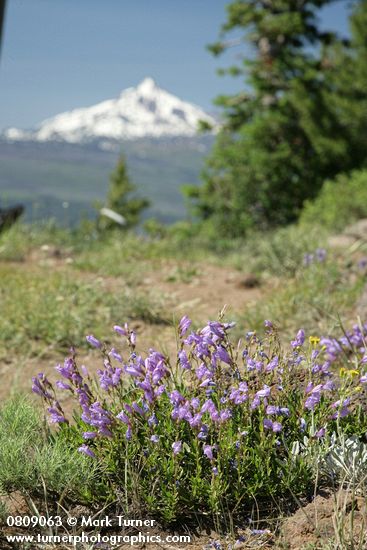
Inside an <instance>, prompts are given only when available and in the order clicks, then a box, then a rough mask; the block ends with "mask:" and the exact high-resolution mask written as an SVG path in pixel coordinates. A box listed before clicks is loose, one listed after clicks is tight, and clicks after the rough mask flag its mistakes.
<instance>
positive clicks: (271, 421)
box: [33, 317, 367, 523]
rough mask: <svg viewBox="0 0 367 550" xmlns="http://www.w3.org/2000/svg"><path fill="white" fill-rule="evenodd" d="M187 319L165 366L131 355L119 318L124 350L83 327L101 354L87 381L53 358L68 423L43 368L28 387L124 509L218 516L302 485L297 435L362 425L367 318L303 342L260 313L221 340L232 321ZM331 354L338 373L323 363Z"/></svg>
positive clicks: (306, 463) (165, 515) (308, 466)
mask: <svg viewBox="0 0 367 550" xmlns="http://www.w3.org/2000/svg"><path fill="white" fill-rule="evenodd" d="M190 324H191V321H190V320H189V319H188V318H187V317H184V318H183V319H182V320H181V322H180V325H179V333H178V335H177V336H178V342H179V346H178V355H177V361H176V364H175V365H174V366H172V365H171V363H170V362H169V359H168V358H167V357H166V356H165V355H163V354H162V353H160V352H158V351H156V350H153V349H151V350H150V351H149V353H148V355H147V357H146V358H143V357H142V356H141V355H138V354H137V353H136V348H135V346H136V337H135V334H134V332H133V331H131V330H129V328H128V326H127V325H125V326H124V327H120V326H115V331H116V332H117V333H118V334H120V335H121V336H122V338H123V339H125V341H126V347H125V350H124V352H123V353H121V352H119V351H117V350H116V349H111V350H109V349H107V348H106V346H105V345H103V344H102V343H101V342H100V341H99V340H97V339H96V338H95V337H94V336H88V337H87V340H88V341H89V343H90V344H91V345H93V346H94V347H96V348H98V349H99V350H100V352H101V354H102V358H103V368H102V369H101V370H99V371H98V372H97V374H98V378H96V379H92V377H91V376H90V375H89V373H88V371H87V369H86V368H85V367H84V366H83V367H81V369H79V367H78V365H77V363H76V357H75V354H73V355H72V356H71V357H69V358H68V359H66V360H65V363H64V365H62V366H61V365H58V366H57V367H56V369H57V371H58V372H59V374H60V375H61V376H62V379H61V380H59V381H57V382H56V387H57V390H61V391H63V392H67V393H68V394H70V395H71V396H73V398H74V399H75V401H76V402H77V403H78V412H76V414H75V415H74V418H75V420H76V424H72V423H70V420H69V419H68V418H67V417H66V415H65V413H64V411H63V409H62V407H61V405H60V403H59V402H58V400H57V395H56V388H54V387H53V386H52V385H51V384H50V382H49V381H48V380H47V378H46V377H45V376H44V375H43V374H42V373H41V374H39V375H38V376H37V377H34V378H33V391H34V392H35V393H37V394H39V395H40V396H41V397H42V398H43V399H44V400H45V402H46V403H47V404H48V412H49V413H50V420H51V422H53V423H56V424H58V425H59V434H60V435H61V436H62V437H64V438H67V437H68V434H72V435H71V437H72V439H70V441H74V445H77V446H78V447H79V451H80V452H81V453H83V454H85V455H88V456H89V457H90V459H91V461H92V462H93V460H96V462H97V463H100V464H102V467H103V468H102V469H103V471H104V478H103V479H104V482H105V484H104V486H106V484H108V486H109V498H111V499H117V500H118V501H119V504H120V506H122V507H123V509H124V510H125V512H129V513H131V512H133V511H139V513H142V512H144V513H150V514H152V515H155V516H157V517H158V518H160V519H162V520H164V521H165V522H168V523H169V522H172V521H174V520H176V519H177V518H179V517H183V516H185V517H188V516H190V515H200V514H203V515H204V516H207V515H208V514H212V515H213V516H214V517H216V518H217V519H218V518H219V519H220V518H223V517H224V516H227V515H228V514H234V515H237V514H239V513H240V512H241V511H242V512H243V510H244V508H245V507H246V506H248V505H249V504H250V502H251V501H252V500H253V499H256V500H257V502H259V501H260V502H261V501H262V500H264V499H265V500H267V501H268V500H270V499H273V498H278V499H281V498H282V497H284V496H287V495H289V494H291V493H292V494H296V495H305V494H307V493H308V492H309V491H310V489H311V488H312V484H313V482H314V479H315V477H316V472H315V470H314V468H313V464H312V463H311V462H310V460H309V453H308V454H307V455H303V453H302V452H300V453H298V454H297V455H296V454H295V453H294V452H293V449H294V446H295V445H296V444H297V442H299V443H301V442H302V441H303V440H304V438H305V436H307V437H308V439H309V441H310V445H309V448H310V446H311V447H315V448H316V449H317V448H318V446H319V445H320V444H321V443H320V442H322V441H323V440H326V439H327V438H328V437H329V436H330V435H331V434H332V433H334V432H337V433H339V432H341V431H345V433H348V432H350V431H352V432H353V433H355V434H356V435H359V434H360V433H364V431H365V429H366V419H365V413H364V411H363V410H362V409H361V406H360V405H359V404H358V403H359V401H358V399H359V396H360V394H361V393H362V394H363V395H364V394H365V390H364V384H365V383H366V381H367V376H366V375H364V374H361V373H360V369H363V365H364V362H365V356H364V352H363V353H362V352H361V348H362V347H363V348H364V344H363V342H364V336H365V334H366V333H367V330H366V329H367V327H363V328H362V329H361V328H359V327H355V329H354V331H353V332H352V333H351V334H350V335H347V337H346V338H344V339H341V340H335V339H333V338H325V339H322V340H321V341H320V339H319V338H316V337H311V338H310V339H309V342H308V343H307V341H306V340H305V334H304V331H302V330H300V331H299V332H298V333H297V335H296V337H295V338H294V339H293V340H292V341H291V343H290V346H289V348H284V347H282V346H281V344H280V342H279V340H278V335H277V330H276V328H275V327H274V326H273V325H272V323H270V322H269V321H266V322H265V335H264V337H263V338H260V337H259V336H258V335H257V334H256V333H254V332H249V333H247V335H246V338H245V343H244V346H241V345H240V344H238V345H234V344H233V343H232V342H231V339H230V331H231V329H232V327H233V323H224V322H222V321H218V322H209V323H208V324H207V326H205V327H204V328H203V329H202V330H198V331H196V332H189V329H190ZM355 351H357V353H354V352H355ZM341 354H343V365H344V366H343V370H342V371H341V376H340V377H339V376H336V375H335V374H334V373H333V371H332V370H331V365H332V363H337V362H338V360H339V358H340V356H341ZM347 354H350V357H351V358H350V363H351V364H350V365H349V364H348V362H347V361H346V360H345V355H347ZM362 357H363V359H362ZM350 367H351V368H350ZM356 380H359V382H357V381H356ZM356 399H357V403H356V402H355V400H356ZM311 454H312V453H311ZM97 498H98V495H97ZM99 498H100V499H101V500H102V499H103V498H105V495H102V494H101V495H99Z"/></svg>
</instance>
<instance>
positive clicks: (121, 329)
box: [113, 325, 127, 336]
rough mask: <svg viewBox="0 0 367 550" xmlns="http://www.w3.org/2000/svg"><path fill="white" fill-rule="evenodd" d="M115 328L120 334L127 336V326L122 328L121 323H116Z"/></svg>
mask: <svg viewBox="0 0 367 550" xmlns="http://www.w3.org/2000/svg"><path fill="white" fill-rule="evenodd" d="M113 330H114V331H115V332H117V334H120V336H127V327H125V328H122V327H120V325H115V326H114V327H113Z"/></svg>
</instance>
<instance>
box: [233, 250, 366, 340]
mask: <svg viewBox="0 0 367 550" xmlns="http://www.w3.org/2000/svg"><path fill="white" fill-rule="evenodd" d="M364 284H365V281H364V277H363V274H361V273H360V274H356V275H355V276H351V273H350V272H349V270H348V269H346V268H345V267H344V266H343V265H339V263H337V262H336V261H335V260H333V259H330V260H328V261H327V262H325V263H324V264H315V265H311V266H309V267H307V268H306V267H305V268H303V269H300V270H299V272H298V273H297V275H296V277H295V278H293V279H291V280H280V281H278V282H277V283H276V286H275V287H274V288H273V289H272V290H270V291H268V293H267V294H266V296H265V297H264V298H262V299H261V300H259V302H258V303H257V304H256V305H255V306H253V307H251V308H249V309H247V310H246V311H245V312H244V313H243V315H242V316H240V325H241V326H243V325H244V324H245V325H246V327H250V328H251V329H258V328H260V327H261V326H262V324H263V321H264V319H270V320H272V321H273V322H275V323H276V324H277V325H278V326H279V327H281V328H282V331H284V332H285V334H287V335H289V334H293V333H294V331H295V330H298V329H299V328H304V329H305V330H306V331H308V332H309V333H312V332H314V333H315V332H316V333H317V334H321V333H324V334H325V333H328V332H329V331H332V330H333V328H334V327H336V326H339V325H340V322H341V321H342V322H343V321H346V320H347V319H349V318H351V317H353V314H354V309H355V303H356V300H357V299H358V297H359V295H360V293H361V292H362V289H363V287H364Z"/></svg>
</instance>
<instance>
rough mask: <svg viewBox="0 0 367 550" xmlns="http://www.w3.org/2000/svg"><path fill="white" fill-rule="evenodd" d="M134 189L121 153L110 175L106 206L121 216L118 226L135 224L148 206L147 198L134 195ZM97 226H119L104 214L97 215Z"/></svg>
mask: <svg viewBox="0 0 367 550" xmlns="http://www.w3.org/2000/svg"><path fill="white" fill-rule="evenodd" d="M135 191H136V186H135V185H134V184H133V183H131V181H130V178H129V176H128V173H127V168H126V161H125V157H124V156H123V155H121V156H120V158H119V160H118V163H117V166H116V168H115V170H114V171H113V172H112V174H111V176H110V186H109V190H108V195H107V201H106V208H108V209H110V210H112V211H113V212H115V213H116V214H119V215H120V216H122V218H123V219H124V224H123V225H120V227H123V228H125V229H130V228H132V227H134V226H136V225H137V224H138V223H139V221H140V215H141V213H142V211H143V210H144V209H145V208H147V207H148V206H149V201H148V200H147V199H144V198H140V197H137V196H135V195H134V193H135ZM98 226H99V228H100V229H102V230H106V229H111V228H116V227H119V225H118V224H117V223H116V221H114V220H113V219H111V218H110V217H108V216H106V215H102V216H100V217H99V220H98Z"/></svg>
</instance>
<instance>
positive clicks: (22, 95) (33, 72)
mask: <svg viewBox="0 0 367 550" xmlns="http://www.w3.org/2000/svg"><path fill="white" fill-rule="evenodd" d="M227 3H228V1H227V0H8V8H7V13H6V21H5V25H6V26H5V36H4V43H3V49H2V58H1V61H0V129H4V128H5V127H8V126H17V127H20V128H28V127H31V126H32V125H34V124H36V123H38V122H40V121H41V120H43V119H44V118H47V117H49V116H53V115H55V114H57V113H59V112H62V111H65V110H70V109H72V108H75V107H83V106H89V105H93V104H94V103H97V102H99V101H103V100H104V99H108V98H111V97H116V96H118V95H119V93H120V92H121V90H122V89H124V88H127V87H129V86H135V85H136V84H138V83H139V82H140V81H141V80H142V79H143V78H144V77H146V76H151V77H153V78H154V79H155V80H156V81H157V83H158V84H159V85H160V86H161V87H163V88H165V89H167V90H168V91H170V92H172V93H174V94H176V95H178V96H179V97H181V98H182V99H185V100H187V101H191V102H193V103H196V104H198V105H200V106H202V107H203V108H205V109H206V110H213V106H212V100H213V98H215V96H216V95H218V94H220V93H230V92H233V91H236V90H237V89H239V86H240V83H239V82H238V81H236V79H232V78H229V77H226V78H223V77H219V76H217V74H216V69H217V68H218V67H220V66H226V65H227V64H228V62H229V61H230V57H232V56H234V55H236V52H235V51H234V50H233V51H232V52H231V53H230V54H227V57H223V58H219V59H214V58H213V57H212V56H211V55H210V53H209V52H207V51H206V49H205V46H206V45H207V44H208V43H211V42H213V41H215V40H216V38H217V35H218V30H219V27H220V25H221V24H222V23H223V22H224V20H225V5H226V4H227ZM349 3H350V2H349V1H348V0H340V1H339V2H337V3H336V4H334V5H333V6H332V7H329V8H328V9H326V10H324V11H323V13H322V24H323V26H324V27H325V28H332V29H336V30H338V31H340V32H343V33H346V32H347V22H346V10H347V7H348V4H349Z"/></svg>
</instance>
